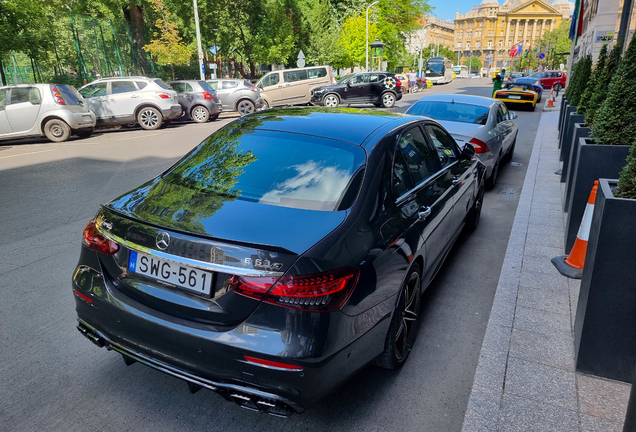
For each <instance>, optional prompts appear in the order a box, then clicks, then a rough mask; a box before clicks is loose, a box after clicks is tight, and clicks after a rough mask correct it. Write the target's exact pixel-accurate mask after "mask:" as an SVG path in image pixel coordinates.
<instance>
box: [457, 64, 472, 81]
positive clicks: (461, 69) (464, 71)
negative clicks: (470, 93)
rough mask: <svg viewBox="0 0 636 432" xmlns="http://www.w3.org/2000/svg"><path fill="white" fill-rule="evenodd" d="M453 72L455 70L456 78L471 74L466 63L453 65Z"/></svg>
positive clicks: (466, 76)
mask: <svg viewBox="0 0 636 432" xmlns="http://www.w3.org/2000/svg"><path fill="white" fill-rule="evenodd" d="M453 72H455V78H468V77H469V76H470V74H469V73H468V66H464V65H455V66H453Z"/></svg>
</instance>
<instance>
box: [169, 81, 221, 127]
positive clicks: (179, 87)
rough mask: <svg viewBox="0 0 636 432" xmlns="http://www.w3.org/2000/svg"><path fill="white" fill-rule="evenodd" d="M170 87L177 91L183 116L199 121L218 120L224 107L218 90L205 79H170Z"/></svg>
mask: <svg viewBox="0 0 636 432" xmlns="http://www.w3.org/2000/svg"><path fill="white" fill-rule="evenodd" d="M168 84H170V87H171V88H172V89H173V90H174V91H176V92H177V97H178V98H179V105H181V109H182V110H183V116H184V117H186V118H189V119H191V120H193V121H195V122H197V123H205V122H207V121H208V120H216V119H217V118H219V114H221V111H222V107H221V102H219V99H218V97H217V96H216V92H215V91H214V89H212V87H210V86H209V85H208V83H206V82H205V81H197V80H188V81H170V82H169V83H168Z"/></svg>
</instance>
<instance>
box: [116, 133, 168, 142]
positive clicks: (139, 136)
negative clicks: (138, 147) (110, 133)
mask: <svg viewBox="0 0 636 432" xmlns="http://www.w3.org/2000/svg"><path fill="white" fill-rule="evenodd" d="M155 135H159V134H158V133H156V134H150V135H137V136H134V137H128V138H120V139H118V140H115V141H126V140H131V139H137V138H146V137H151V136H155Z"/></svg>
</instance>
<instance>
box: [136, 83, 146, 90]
mask: <svg viewBox="0 0 636 432" xmlns="http://www.w3.org/2000/svg"><path fill="white" fill-rule="evenodd" d="M135 83H136V84H137V87H139V90H143V88H144V87H146V86H147V85H148V83H147V82H145V81H135Z"/></svg>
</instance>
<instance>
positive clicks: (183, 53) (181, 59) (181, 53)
mask: <svg viewBox="0 0 636 432" xmlns="http://www.w3.org/2000/svg"><path fill="white" fill-rule="evenodd" d="M150 2H151V3H152V6H153V8H154V10H155V12H157V13H158V14H160V18H158V19H157V21H156V22H155V25H156V26H157V29H159V30H160V31H161V34H159V33H158V32H154V33H153V37H154V39H153V40H152V42H150V43H149V44H148V45H145V46H144V47H143V48H144V50H145V51H147V52H149V53H151V54H152V56H153V57H156V58H157V60H156V62H157V63H158V64H160V65H170V67H171V68H172V79H173V80H174V79H175V76H174V65H184V64H186V63H188V62H189V61H190V59H191V58H192V53H193V52H194V49H193V48H192V47H189V46H187V45H186V44H185V43H183V40H182V39H181V36H179V29H178V25H177V23H175V22H173V21H170V15H172V14H171V13H170V12H168V11H167V10H166V7H165V5H164V4H163V1H162V0H150ZM157 36H159V37H158V38H157Z"/></svg>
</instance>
